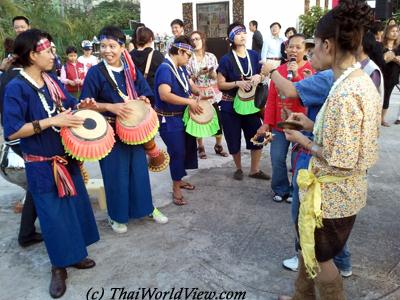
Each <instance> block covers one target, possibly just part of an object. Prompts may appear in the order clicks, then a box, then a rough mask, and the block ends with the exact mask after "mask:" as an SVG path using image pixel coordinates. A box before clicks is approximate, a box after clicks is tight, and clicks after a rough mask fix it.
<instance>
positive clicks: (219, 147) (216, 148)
mask: <svg viewBox="0 0 400 300" xmlns="http://www.w3.org/2000/svg"><path fill="white" fill-rule="evenodd" d="M214 151H215V154H217V155H220V156H222V157H228V156H229V154H228V153H226V152H225V151H224V147H222V145H219V144H215V146H214Z"/></svg>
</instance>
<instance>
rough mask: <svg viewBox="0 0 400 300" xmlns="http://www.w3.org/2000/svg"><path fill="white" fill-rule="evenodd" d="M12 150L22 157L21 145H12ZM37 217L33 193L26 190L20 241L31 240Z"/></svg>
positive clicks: (19, 235)
mask: <svg viewBox="0 0 400 300" xmlns="http://www.w3.org/2000/svg"><path fill="white" fill-rule="evenodd" d="M11 148H12V150H13V151H14V152H15V153H16V154H18V155H19V156H21V157H22V151H21V148H20V147H19V145H13V146H11ZM36 218H37V214H36V209H35V205H34V203H33V197H32V194H31V193H30V192H29V191H26V196H25V203H24V207H23V209H22V213H21V224H20V227H19V234H18V242H20V243H24V242H27V241H29V240H30V239H31V238H32V236H33V235H34V234H35V232H36V228H35V221H36Z"/></svg>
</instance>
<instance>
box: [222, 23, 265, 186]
mask: <svg viewBox="0 0 400 300" xmlns="http://www.w3.org/2000/svg"><path fill="white" fill-rule="evenodd" d="M227 34H228V38H229V41H230V43H231V51H229V53H228V54H226V55H224V56H223V57H222V58H221V61H220V64H219V67H218V69H217V73H218V87H219V89H220V90H221V91H222V92H223V95H222V99H221V101H220V103H219V105H220V107H221V119H222V124H223V128H224V133H225V139H226V142H227V144H228V149H229V153H230V154H231V155H232V156H233V160H234V162H235V165H236V171H235V173H234V175H233V178H234V179H236V180H243V171H242V163H241V154H240V143H241V135H242V130H243V133H244V136H245V139H246V146H247V147H246V148H247V149H249V150H251V168H250V174H249V176H250V177H252V178H257V179H264V180H269V179H270V178H271V177H270V176H269V175H267V174H265V173H264V172H262V171H261V170H260V168H259V165H260V159H261V148H262V146H256V145H254V144H252V143H251V142H250V139H251V138H252V137H253V136H255V135H256V133H257V129H258V127H260V126H261V120H260V117H259V116H258V113H259V111H260V110H259V109H258V108H256V107H255V106H254V93H255V87H256V86H257V84H258V83H259V82H260V81H261V75H260V70H261V66H260V65H259V63H258V62H259V61H260V57H259V55H258V54H257V52H255V51H253V50H247V49H246V28H245V27H244V25H243V24H240V23H233V24H231V25H229V27H228V32H227Z"/></svg>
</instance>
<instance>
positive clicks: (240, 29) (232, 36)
mask: <svg viewBox="0 0 400 300" xmlns="http://www.w3.org/2000/svg"><path fill="white" fill-rule="evenodd" d="M241 32H244V33H246V28H244V27H243V26H235V27H233V29H232V30H231V32H229V40H230V41H231V42H232V43H233V40H234V39H235V35H237V34H239V33H241Z"/></svg>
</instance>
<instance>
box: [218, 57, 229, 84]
mask: <svg viewBox="0 0 400 300" xmlns="http://www.w3.org/2000/svg"><path fill="white" fill-rule="evenodd" d="M228 55H229V54H226V55H224V56H223V57H222V58H221V61H220V62H219V66H218V69H217V73H221V74H222V75H223V76H224V77H225V78H226V79H227V78H228V76H229V74H230V73H231V70H230V69H231V68H230V65H231V63H230V61H229V56H228Z"/></svg>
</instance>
